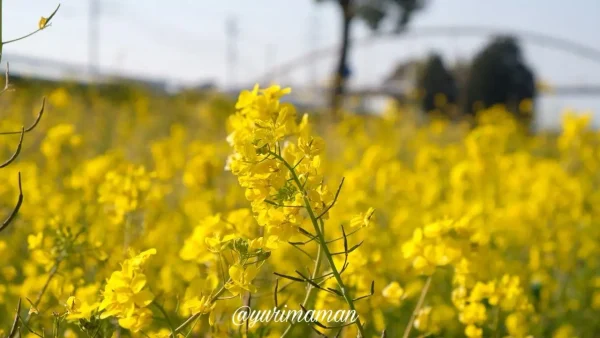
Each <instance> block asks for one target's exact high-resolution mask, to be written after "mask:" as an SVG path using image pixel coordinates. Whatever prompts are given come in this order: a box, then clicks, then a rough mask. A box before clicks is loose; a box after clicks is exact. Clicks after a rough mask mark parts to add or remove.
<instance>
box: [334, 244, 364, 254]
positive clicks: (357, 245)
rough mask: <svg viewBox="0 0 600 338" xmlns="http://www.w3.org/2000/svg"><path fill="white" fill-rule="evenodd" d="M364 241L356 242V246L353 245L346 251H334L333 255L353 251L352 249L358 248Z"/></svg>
mask: <svg viewBox="0 0 600 338" xmlns="http://www.w3.org/2000/svg"><path fill="white" fill-rule="evenodd" d="M363 242H364V241H360V243H358V244H356V245H355V246H353V247H351V248H350V249H347V250H344V251H340V252H332V253H331V255H332V256H336V255H347V254H349V253H351V252H352V251H354V250H356V249H358V248H359V247H360V246H361V245H362V244H363Z"/></svg>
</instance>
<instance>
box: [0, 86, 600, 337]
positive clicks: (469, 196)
mask: <svg viewBox="0 0 600 338" xmlns="http://www.w3.org/2000/svg"><path fill="white" fill-rule="evenodd" d="M44 91H45V92H46V93H48V94H49V95H48V98H49V99H48V107H47V112H46V114H45V115H44V116H43V118H42V119H41V120H40V122H39V124H38V126H37V127H36V128H35V129H34V130H32V131H31V132H29V133H27V134H26V135H27V136H26V137H25V139H24V142H23V145H22V151H21V154H20V156H19V159H18V161H15V162H14V163H12V164H11V165H10V166H7V167H5V168H1V169H0V180H1V183H0V213H1V214H2V215H9V214H10V212H11V210H13V208H14V203H15V199H16V197H17V196H18V195H19V192H20V189H21V190H22V193H23V196H24V199H23V202H22V206H21V209H20V211H19V213H18V215H17V217H16V218H15V219H14V220H13V222H12V223H11V224H10V225H9V226H8V227H6V229H4V230H3V231H2V232H0V330H2V333H0V336H10V333H11V328H12V325H13V323H14V320H15V311H16V309H17V305H18V304H19V300H20V304H21V306H20V312H19V316H18V318H17V326H18V327H20V331H21V335H22V336H27V337H34V336H36V334H39V335H40V336H42V335H49V334H50V332H53V336H54V337H59V336H60V337H113V336H114V337H117V336H131V337H147V336H149V337H173V336H174V337H185V336H188V335H189V336H210V337H249V336H252V337H281V336H284V337H309V336H310V335H312V334H316V333H315V331H319V332H320V333H322V334H324V335H326V336H329V337H334V336H336V335H337V336H340V337H356V336H357V335H358V334H359V333H363V334H364V336H366V337H371V336H377V337H380V336H382V332H383V331H384V330H385V332H386V335H387V337H403V336H406V337H423V336H430V337H465V336H466V337H511V338H525V337H556V338H572V337H594V336H595V335H596V333H597V332H598V324H597V321H596V320H595V318H598V316H599V315H600V274H599V273H598V271H600V260H599V259H598V257H600V244H599V243H600V209H598V208H597V207H595V206H596V205H599V203H600V176H599V175H598V172H599V169H600V133H599V132H598V131H597V130H594V129H592V128H591V123H592V121H591V119H590V117H589V116H588V115H581V114H578V113H576V112H573V111H567V112H566V113H565V115H564V119H563V120H562V125H561V129H560V131H557V132H539V133H536V134H531V133H526V132H524V131H523V130H522V128H521V126H520V125H519V124H518V123H517V122H516V121H515V120H514V119H513V118H512V116H511V115H510V114H509V113H508V112H506V110H505V109H504V108H503V107H499V106H498V107H492V108H490V109H487V110H485V111H481V112H480V113H479V114H478V116H477V120H476V123H475V124H473V125H468V124H466V123H461V122H450V121H447V120H443V119H439V118H431V119H429V120H428V121H425V122H422V121H419V120H418V119H416V118H414V111H413V108H412V107H410V106H401V105H398V104H394V105H391V106H390V107H388V108H386V110H385V111H384V112H383V114H382V115H377V116H363V115H360V116H359V115H350V114H348V115H346V116H344V117H343V118H342V120H341V121H338V122H331V121H328V120H327V119H324V118H323V117H322V116H321V115H319V114H313V115H310V118H309V115H307V114H301V113H300V112H299V111H297V110H296V108H295V107H294V106H293V105H292V104H290V103H287V102H286V96H285V95H286V94H287V93H289V92H290V89H288V88H282V87H279V86H271V87H268V88H260V87H258V86H256V87H255V88H252V89H251V90H247V91H243V92H242V93H241V94H240V96H239V98H238V100H237V103H235V104H233V103H231V102H229V100H228V99H227V98H223V97H220V96H212V95H204V94H203V95H198V96H195V95H194V94H189V93H185V94H180V95H174V96H171V97H162V96H160V95H156V94H152V93H149V92H146V91H144V90H143V89H138V88H133V87H131V88H129V92H127V93H121V94H119V95H116V94H114V96H112V95H113V94H112V93H107V94H105V93H102V95H99V94H98V92H94V91H92V92H89V93H88V92H82V91H81V90H79V89H75V88H71V87H69V85H66V84H65V85H63V86H61V87H59V88H53V87H47V88H44ZM39 96H40V93H39V92H37V91H36V89H35V88H32V89H30V90H28V91H27V90H18V91H15V92H13V93H10V95H8V94H7V95H6V96H3V97H2V100H7V101H8V104H9V107H11V109H10V113H11V114H9V115H10V116H8V117H7V119H4V120H2V121H0V131H17V130H19V128H20V126H21V125H23V124H25V125H28V124H29V121H30V120H31V119H32V107H31V106H30V105H29V104H28V102H32V100H33V99H35V98H38V97H39ZM90 102H92V103H93V104H92V105H91V106H90V105H89V103H90ZM36 109H37V107H36ZM317 135H321V137H319V136H317ZM18 141H19V133H16V134H10V135H2V136H0V157H1V158H3V159H4V158H10V156H11V154H13V153H14V150H15V146H16V144H17V143H18ZM19 172H20V173H21V177H22V182H21V186H19V182H18V181H16V180H15V178H16V177H18V173H19ZM4 217H5V216H4ZM240 306H250V307H251V308H252V309H256V310H259V309H260V310H265V309H273V308H274V307H277V308H279V309H283V308H286V309H288V310H289V309H292V310H302V309H307V310H308V309H325V310H334V311H335V310H338V309H346V310H348V309H355V310H356V311H357V313H358V315H359V321H358V322H352V323H346V324H347V325H345V326H343V327H333V326H332V325H333V323H326V322H319V323H318V324H317V323H315V324H314V325H307V324H306V323H292V322H287V323H281V322H271V323H257V324H256V325H254V326H248V327H247V326H246V325H241V326H237V325H234V324H233V323H232V320H231V319H232V315H233V313H234V311H235V310H236V309H238V308H239V307H240Z"/></svg>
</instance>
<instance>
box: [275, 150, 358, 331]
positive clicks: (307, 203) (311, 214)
mask: <svg viewBox="0 0 600 338" xmlns="http://www.w3.org/2000/svg"><path fill="white" fill-rule="evenodd" d="M270 153H271V155H273V156H274V157H275V158H277V159H278V160H280V161H281V162H282V163H283V164H284V165H285V166H286V167H287V168H288V170H289V171H290V174H291V175H292V179H293V180H294V182H295V183H296V185H297V186H298V189H300V191H302V194H303V198H304V205H305V207H306V211H307V212H308V215H309V217H310V220H311V222H312V224H313V227H314V228H315V232H316V233H317V237H318V238H319V246H320V247H321V249H322V250H323V253H324V254H325V257H326V258H327V261H328V262H329V266H330V267H331V273H332V274H333V277H334V278H335V281H336V282H337V284H338V286H339V288H340V291H341V292H342V296H343V297H344V300H345V301H346V303H347V304H348V306H349V307H350V310H352V311H354V312H355V313H356V307H355V306H354V302H353V301H352V297H350V293H349V291H348V289H347V288H346V285H345V284H344V281H343V280H342V277H341V275H340V273H339V271H338V269H337V267H336V266H335V262H334V261H333V256H332V255H331V252H330V251H329V247H328V246H327V242H326V241H325V236H324V235H323V231H321V228H320V227H319V220H318V219H317V217H316V216H315V213H314V211H313V209H312V206H311V204H310V201H309V199H308V194H307V193H306V190H305V189H304V187H303V185H302V183H301V182H300V179H299V178H298V175H297V174H296V171H295V170H294V168H293V167H292V166H291V165H290V164H289V163H288V162H287V161H286V160H285V159H284V158H283V157H281V156H280V155H278V154H276V153H274V152H270ZM356 326H357V328H358V331H359V333H360V336H361V337H366V336H365V331H364V328H363V326H362V324H361V322H360V318H359V319H357V320H356Z"/></svg>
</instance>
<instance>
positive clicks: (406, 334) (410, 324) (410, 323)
mask: <svg viewBox="0 0 600 338" xmlns="http://www.w3.org/2000/svg"><path fill="white" fill-rule="evenodd" d="M432 276H433V275H431V276H429V277H428V278H427V281H426V282H425V286H424V287H423V290H421V296H419V301H418V302H417V306H415V310H414V311H413V313H412V315H411V316H410V320H409V321H408V326H407V327H406V329H405V330H404V335H403V336H402V337H403V338H408V337H409V336H410V330H411V329H412V327H413V323H414V321H415V319H416V317H417V314H419V311H421V308H422V307H423V303H424V302H425V296H427V292H429V286H430V285H431V279H432Z"/></svg>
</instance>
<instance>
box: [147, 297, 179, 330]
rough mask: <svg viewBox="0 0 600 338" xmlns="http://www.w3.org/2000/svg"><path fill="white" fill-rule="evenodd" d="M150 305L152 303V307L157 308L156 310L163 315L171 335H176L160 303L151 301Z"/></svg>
mask: <svg viewBox="0 0 600 338" xmlns="http://www.w3.org/2000/svg"><path fill="white" fill-rule="evenodd" d="M152 305H154V307H155V308H157V309H158V311H160V313H161V314H162V315H163V317H165V320H166V321H167V325H169V329H171V335H172V336H173V337H175V335H176V333H175V327H174V326H173V323H172V322H171V319H169V315H167V311H165V308H164V307H162V305H160V304H158V303H157V302H152Z"/></svg>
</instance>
